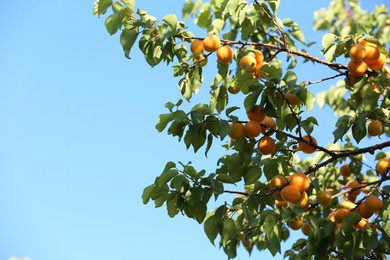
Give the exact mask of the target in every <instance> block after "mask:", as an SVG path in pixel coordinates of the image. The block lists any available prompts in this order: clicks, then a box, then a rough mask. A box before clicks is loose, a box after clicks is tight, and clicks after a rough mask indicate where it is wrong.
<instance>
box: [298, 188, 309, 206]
mask: <svg viewBox="0 0 390 260" xmlns="http://www.w3.org/2000/svg"><path fill="white" fill-rule="evenodd" d="M298 204H299V205H301V207H302V209H303V210H307V209H308V208H309V207H310V201H309V196H308V195H307V193H306V191H302V194H301V197H300V198H299V200H298Z"/></svg>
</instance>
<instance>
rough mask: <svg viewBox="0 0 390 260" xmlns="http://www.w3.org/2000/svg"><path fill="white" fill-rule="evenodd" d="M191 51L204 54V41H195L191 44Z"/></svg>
mask: <svg viewBox="0 0 390 260" xmlns="http://www.w3.org/2000/svg"><path fill="white" fill-rule="evenodd" d="M190 50H191V52H192V53H203V52H204V48H203V41H202V40H199V39H195V40H193V41H192V42H191V45H190Z"/></svg>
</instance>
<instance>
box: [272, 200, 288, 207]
mask: <svg viewBox="0 0 390 260" xmlns="http://www.w3.org/2000/svg"><path fill="white" fill-rule="evenodd" d="M275 206H276V207H278V208H280V209H281V208H286V207H287V206H288V202H287V201H284V200H282V201H280V200H275Z"/></svg>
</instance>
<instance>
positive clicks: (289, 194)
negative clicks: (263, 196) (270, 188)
mask: <svg viewBox="0 0 390 260" xmlns="http://www.w3.org/2000/svg"><path fill="white" fill-rule="evenodd" d="M280 195H282V198H283V199H284V200H285V201H288V202H291V203H297V202H298V201H299V199H300V197H301V192H300V191H299V189H298V188H297V187H295V186H292V185H287V186H285V187H284V188H283V189H282V191H281V192H280Z"/></svg>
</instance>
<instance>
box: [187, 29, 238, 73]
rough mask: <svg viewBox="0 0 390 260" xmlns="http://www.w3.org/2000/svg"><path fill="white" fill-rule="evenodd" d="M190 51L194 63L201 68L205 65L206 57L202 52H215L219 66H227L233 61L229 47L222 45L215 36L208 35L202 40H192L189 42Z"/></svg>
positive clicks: (231, 50)
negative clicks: (198, 64)
mask: <svg viewBox="0 0 390 260" xmlns="http://www.w3.org/2000/svg"><path fill="white" fill-rule="evenodd" d="M190 50H191V52H192V54H193V59H194V61H195V62H198V63H200V64H201V65H202V66H205V65H206V64H207V57H206V56H205V54H204V51H207V52H210V53H211V52H217V58H218V62H219V63H221V64H228V63H229V62H231V61H232V59H233V56H234V54H233V49H232V47H230V46H229V45H222V44H221V39H220V38H219V37H218V35H216V34H209V35H207V36H206V37H205V38H204V39H203V40H200V39H194V40H193V41H192V42H191V45H190Z"/></svg>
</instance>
